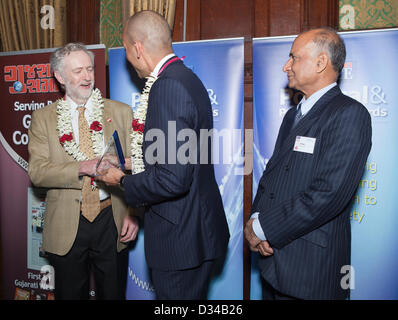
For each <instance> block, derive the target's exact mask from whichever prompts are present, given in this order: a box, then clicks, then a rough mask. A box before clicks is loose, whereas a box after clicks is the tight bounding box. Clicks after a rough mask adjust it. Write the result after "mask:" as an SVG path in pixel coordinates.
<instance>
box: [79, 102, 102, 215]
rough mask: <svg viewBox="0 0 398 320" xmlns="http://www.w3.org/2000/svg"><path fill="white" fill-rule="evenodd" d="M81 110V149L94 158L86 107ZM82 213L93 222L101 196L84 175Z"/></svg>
mask: <svg viewBox="0 0 398 320" xmlns="http://www.w3.org/2000/svg"><path fill="white" fill-rule="evenodd" d="M77 110H78V111H79V144H80V151H81V152H83V153H84V154H85V155H86V156H87V157H88V158H89V159H94V157H95V156H94V150H93V142H92V141H91V137H90V128H89V126H88V123H87V120H86V118H85V117H84V111H85V110H86V108H85V107H78V108H77ZM81 210H82V215H83V216H84V217H85V218H86V219H87V220H88V221H90V222H93V221H94V219H95V218H96V216H97V215H98V214H99V212H100V198H99V191H98V188H95V189H94V190H93V189H92V187H91V177H89V176H84V177H83V186H82V205H81Z"/></svg>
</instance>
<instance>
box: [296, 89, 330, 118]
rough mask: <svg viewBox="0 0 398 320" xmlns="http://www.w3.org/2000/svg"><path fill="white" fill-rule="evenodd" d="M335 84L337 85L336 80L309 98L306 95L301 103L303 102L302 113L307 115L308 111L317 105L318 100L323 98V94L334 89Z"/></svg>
mask: <svg viewBox="0 0 398 320" xmlns="http://www.w3.org/2000/svg"><path fill="white" fill-rule="evenodd" d="M334 86H337V83H336V82H333V83H331V84H329V85H327V86H326V87H323V88H322V89H320V90H318V91H316V92H315V93H313V94H312V95H311V96H310V97H309V98H308V99H306V98H305V96H304V97H303V98H302V99H301V101H300V103H301V114H302V115H305V114H306V113H308V112H309V111H310V110H311V108H312V107H313V106H314V105H315V103H317V102H318V100H319V99H320V98H322V96H323V95H324V94H325V93H326V92H328V91H329V90H330V89H332V88H333V87H334Z"/></svg>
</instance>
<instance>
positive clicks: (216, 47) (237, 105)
mask: <svg viewBox="0 0 398 320" xmlns="http://www.w3.org/2000/svg"><path fill="white" fill-rule="evenodd" d="M173 48H174V51H175V53H176V54H177V56H179V57H180V58H183V62H184V64H185V65H186V66H187V67H189V68H191V69H192V70H193V72H195V73H196V74H197V75H198V77H199V78H200V79H201V80H202V82H203V84H204V86H205V87H206V89H207V91H208V93H209V98H210V101H211V104H212V108H213V118H214V132H215V136H214V135H213V138H214V139H215V140H216V141H218V143H213V148H214V150H213V152H214V154H216V155H218V157H217V158H216V159H214V157H213V160H214V162H215V174H216V179H217V182H218V185H219V188H220V191H221V195H222V199H223V203H224V208H225V212H226V215H227V220H228V225H229V231H230V234H231V237H230V241H229V247H228V253H227V257H226V261H225V264H224V267H223V268H222V270H220V273H219V274H217V275H215V277H213V279H212V281H211V283H210V290H209V297H208V298H209V299H216V300H218V299H231V300H236V299H242V298H243V282H242V281H243V233H242V228H243V226H242V224H243V175H242V174H243V166H242V163H243V158H242V157H243V64H244V55H243V38H239V39H229V40H211V41H197V42H184V43H175V44H173ZM109 81H110V97H111V99H114V100H118V101H122V102H124V103H127V104H129V105H131V106H132V107H133V111H134V110H135V108H136V107H137V106H138V103H139V97H140V89H141V88H142V86H143V82H142V81H141V80H140V79H138V78H137V76H136V74H135V71H134V70H133V68H132V67H131V66H130V65H129V62H128V61H127V60H126V56H125V50H124V49H123V48H116V49H111V50H109ZM144 235H145V232H144V231H143V230H141V231H140V232H139V235H138V240H137V242H136V244H135V247H134V248H133V249H132V250H131V251H130V257H129V268H128V283H127V295H126V296H127V299H154V298H155V294H154V290H155V288H153V286H152V284H151V281H150V277H149V272H148V267H147V266H146V263H145V254H144V239H143V238H144Z"/></svg>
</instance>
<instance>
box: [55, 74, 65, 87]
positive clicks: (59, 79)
mask: <svg viewBox="0 0 398 320" xmlns="http://www.w3.org/2000/svg"><path fill="white" fill-rule="evenodd" d="M54 77H55V79H57V81H58V82H59V83H60V84H62V85H65V83H66V81H65V79H64V77H63V76H62V75H61V73H60V72H59V71H54Z"/></svg>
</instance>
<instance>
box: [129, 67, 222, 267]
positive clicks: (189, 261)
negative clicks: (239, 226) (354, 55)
mask: <svg viewBox="0 0 398 320" xmlns="http://www.w3.org/2000/svg"><path fill="white" fill-rule="evenodd" d="M169 121H173V122H170V124H169ZM169 125H170V127H171V128H172V127H175V133H173V130H174V129H171V130H170V132H168V126H169ZM212 128H213V115H212V109H211V104H210V100H209V97H208V93H207V90H206V89H205V88H204V86H203V84H202V82H201V81H200V80H199V78H198V77H197V76H196V75H195V74H194V73H193V72H192V71H191V70H190V69H188V68H186V67H185V66H184V64H183V63H182V62H181V61H176V62H173V63H171V64H170V65H168V66H167V67H166V68H165V69H164V71H163V72H162V73H161V75H160V76H159V78H158V80H157V81H156V82H155V84H154V85H153V86H152V89H151V91H150V95H149V101H148V110H147V117H146V124H145V132H144V134H145V137H146V139H148V137H149V136H148V132H149V130H151V129H152V130H151V131H152V132H154V133H155V134H156V133H159V131H158V132H156V131H153V129H155V130H159V129H160V130H161V132H163V133H164V137H165V139H164V140H165V141H164V146H165V148H164V152H162V151H161V148H159V150H158V153H157V154H156V153H155V155H157V156H159V158H158V159H157V161H156V162H155V163H153V162H152V161H150V162H149V163H148V160H149V158H148V156H145V159H144V162H145V171H144V172H142V173H138V174H135V175H133V176H128V177H126V178H125V180H124V185H125V190H126V200H127V202H128V203H129V204H130V205H131V206H133V207H139V206H147V211H146V213H145V218H144V219H145V224H144V229H145V253H146V259H147V263H148V265H149V267H151V268H156V269H161V270H180V269H188V268H192V267H196V266H199V265H200V264H201V263H202V262H203V261H205V260H209V259H214V258H217V257H220V256H222V255H224V254H225V252H226V249H227V245H228V239H229V231H228V225H227V221H226V217H225V213H224V208H223V204H222V200H221V195H220V192H219V189H218V186H217V183H216V179H215V176H214V168H213V165H212V164H211V162H207V164H200V161H199V159H200V152H201V146H200V141H199V134H200V129H209V130H210V129H212ZM182 129H192V130H193V131H194V132H195V134H196V136H197V137H198V140H197V149H198V150H197V151H198V152H197V156H196V157H195V159H196V160H197V161H196V162H197V164H195V163H188V164H182V163H180V162H179V161H178V158H177V157H176V150H177V151H178V150H180V149H179V148H180V147H181V146H182V145H184V144H185V143H186V141H177V142H176V136H174V135H175V134H177V135H178V133H179V132H180V130H182ZM193 131H191V132H193ZM146 139H144V143H143V152H144V155H145V153H146V152H148V153H149V154H150V155H152V152H150V151H151V150H152V149H150V148H148V147H150V146H151V144H152V143H156V142H159V141H160V140H156V139H155V141H154V142H152V141H145V140H146ZM169 140H170V141H169ZM171 141H173V142H174V146H173V143H171ZM169 142H170V143H169ZM154 146H155V144H153V145H152V147H154ZM159 146H163V143H162V142H161V141H160V144H159ZM169 147H170V149H171V150H170V152H168V148H169ZM174 148H175V149H176V150H174V151H173V149H174ZM181 150H182V149H181ZM209 150H211V143H209V144H208V149H207V150H203V151H207V152H209ZM209 153H210V152H209ZM162 157H163V158H164V160H165V161H161V158H162ZM173 157H175V158H174V159H173ZM193 162H195V161H193Z"/></svg>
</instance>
